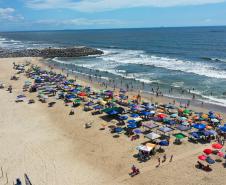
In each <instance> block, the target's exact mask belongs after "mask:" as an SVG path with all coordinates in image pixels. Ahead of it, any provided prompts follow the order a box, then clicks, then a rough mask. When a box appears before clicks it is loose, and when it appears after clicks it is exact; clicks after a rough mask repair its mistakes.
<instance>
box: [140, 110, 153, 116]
mask: <svg viewBox="0 0 226 185" xmlns="http://www.w3.org/2000/svg"><path fill="white" fill-rule="evenodd" d="M141 114H142V115H144V116H148V115H150V114H151V113H150V112H146V111H142V112H141Z"/></svg>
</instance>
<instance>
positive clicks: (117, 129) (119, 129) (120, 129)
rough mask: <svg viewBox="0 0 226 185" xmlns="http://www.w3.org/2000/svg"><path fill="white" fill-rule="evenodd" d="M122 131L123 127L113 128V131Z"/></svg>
mask: <svg viewBox="0 0 226 185" xmlns="http://www.w3.org/2000/svg"><path fill="white" fill-rule="evenodd" d="M122 131H123V129H122V128H121V127H116V128H114V132H116V133H120V132H122Z"/></svg>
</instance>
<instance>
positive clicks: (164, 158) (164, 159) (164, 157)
mask: <svg viewBox="0 0 226 185" xmlns="http://www.w3.org/2000/svg"><path fill="white" fill-rule="evenodd" d="M164 162H166V154H164V156H163V160H162V163H164Z"/></svg>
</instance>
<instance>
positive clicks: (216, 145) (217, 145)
mask: <svg viewBox="0 0 226 185" xmlns="http://www.w3.org/2000/svg"><path fill="white" fill-rule="evenodd" d="M212 147H213V148H214V149H218V150H219V149H221V148H223V146H222V145H221V144H220V143H214V144H212Z"/></svg>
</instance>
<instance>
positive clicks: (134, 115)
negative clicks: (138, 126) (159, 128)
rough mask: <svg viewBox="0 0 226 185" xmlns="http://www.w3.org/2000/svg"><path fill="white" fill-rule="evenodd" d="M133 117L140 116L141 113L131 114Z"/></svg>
mask: <svg viewBox="0 0 226 185" xmlns="http://www.w3.org/2000/svg"><path fill="white" fill-rule="evenodd" d="M131 117H132V118H137V117H139V114H131Z"/></svg>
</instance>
